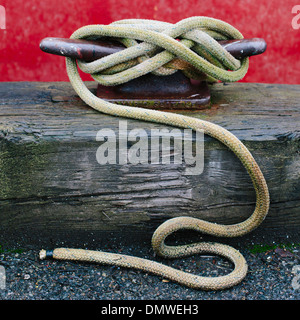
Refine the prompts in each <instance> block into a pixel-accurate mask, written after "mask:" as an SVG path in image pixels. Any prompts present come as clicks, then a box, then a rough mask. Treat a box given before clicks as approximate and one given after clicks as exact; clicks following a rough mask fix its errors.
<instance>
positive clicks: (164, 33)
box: [40, 17, 269, 290]
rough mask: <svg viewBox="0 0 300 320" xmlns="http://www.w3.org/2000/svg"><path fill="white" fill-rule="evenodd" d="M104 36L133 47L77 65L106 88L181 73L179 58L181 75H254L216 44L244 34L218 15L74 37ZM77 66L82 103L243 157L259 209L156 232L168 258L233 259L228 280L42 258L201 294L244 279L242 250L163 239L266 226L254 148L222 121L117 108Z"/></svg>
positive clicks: (153, 265)
mask: <svg viewBox="0 0 300 320" xmlns="http://www.w3.org/2000/svg"><path fill="white" fill-rule="evenodd" d="M99 37H109V38H114V39H115V40H118V41H120V42H122V43H123V44H124V45H125V46H126V47H127V48H126V49H124V50H123V51H121V52H118V53H114V54H112V55H109V56H107V57H104V58H101V59H99V60H97V61H94V62H90V63H86V62H82V61H77V63H78V66H79V67H80V68H81V70H82V71H84V72H88V73H90V74H91V76H92V77H93V78H94V79H95V80H96V81H97V82H98V83H100V84H102V85H106V86H111V85H117V84H121V83H124V82H127V81H130V80H132V79H135V78H137V77H139V76H141V75H144V74H146V73H149V72H152V73H154V74H156V75H159V76H163V75H166V74H171V73H173V72H176V69H174V62H175V65H176V61H177V62H178V60H180V61H185V62H187V63H188V64H190V65H191V66H192V69H189V68H188V69H186V68H183V69H184V70H183V72H184V73H185V74H186V75H188V76H190V77H192V78H196V79H197V77H202V76H203V73H204V74H205V75H206V76H207V77H208V79H212V80H215V81H217V80H220V81H226V82H227V81H237V80H239V79H241V78H242V77H243V76H244V75H245V74H246V72H247V70H248V65H249V60H248V58H244V59H242V60H241V61H239V60H237V59H235V58H234V57H232V56H231V55H230V54H229V53H228V52H227V51H226V50H225V49H223V48H222V46H221V45H219V43H218V42H217V41H216V40H220V39H242V38H243V36H242V35H241V33H240V32H239V31H238V30H236V29H235V28H233V27H232V26H231V25H229V24H227V23H225V22H223V21H220V20H216V19H212V18H207V17H192V18H188V19H185V20H182V21H180V22H178V23H176V24H174V25H173V24H170V23H166V22H159V21H152V20H131V19H130V20H122V21H117V22H115V23H112V24H110V25H89V26H85V27H83V28H80V29H78V30H77V31H75V32H74V33H73V34H72V36H71V38H72V39H82V38H93V39H94V38H99ZM77 63H76V60H73V59H70V58H66V67H67V73H68V76H69V79H70V82H71V84H72V86H73V88H74V90H75V91H76V93H77V94H78V95H79V96H80V98H81V99H82V100H83V101H84V102H85V103H87V104H88V105H89V106H91V107H92V108H94V109H95V110H98V111H100V112H102V113H106V114H110V115H114V116H118V117H127V118H132V119H138V120H143V121H150V122H156V123H161V124H166V125H171V126H175V127H180V128H190V129H193V130H202V131H203V132H204V133H205V134H208V135H210V136H212V137H213V138H216V139H217V140H219V141H220V142H222V143H223V144H225V145H226V146H227V147H228V148H229V149H230V150H232V151H233V152H234V154H235V155H236V156H237V157H238V158H239V159H240V161H241V162H242V164H243V165H244V167H245V168H246V170H247V172H248V174H249V175H250V177H251V179H252V183H253V186H254V189H255V192H256V207H255V210H254V212H253V213H252V215H251V216H250V217H249V218H248V219H246V220H245V221H243V222H240V223H237V224H233V225H223V224H215V223H211V222H208V221H204V220H201V219H195V218H192V217H177V218H173V219H170V220H167V221H166V222H164V223H163V224H161V225H160V226H159V227H158V228H157V230H156V231H155V232H154V234H153V237H152V246H153V249H154V251H155V252H156V253H157V254H158V255H160V256H163V257H166V258H175V257H183V256H187V255H191V254H196V253H204V252H208V253H213V254H217V255H221V256H224V257H226V258H228V259H229V260H231V261H232V262H233V264H234V270H233V271H232V272H231V273H229V274H227V275H225V276H220V277H201V276H198V275H193V274H189V273H186V272H183V271H179V270H176V269H173V268H170V267H168V266H165V265H163V264H160V263H157V262H155V261H151V260H146V259H141V258H138V257H132V256H126V255H122V254H114V253H107V252H102V251H90V250H82V249H68V248H57V249H54V250H53V252H52V251H51V252H49V251H45V250H42V251H41V252H40V257H41V258H42V259H44V258H46V257H47V256H52V257H53V258H55V259H63V260H79V261H91V262H97V263H102V264H110V265H117V266H122V267H127V268H136V269H140V270H144V271H146V272H151V273H154V274H158V275H160V276H163V277H165V278H169V279H171V280H173V281H176V282H179V283H181V284H184V285H186V286H188V287H192V288H197V289H206V290H217V289H224V288H228V287H231V286H233V285H235V284H237V283H239V282H240V281H242V279H243V278H244V277H245V276H246V273H247V263H246V261H245V259H244V257H243V256H242V255H241V254H240V253H239V251H237V250H236V249H234V248H232V247H230V246H228V245H224V244H218V243H214V242H203V243H195V244H188V245H183V246H167V245H166V244H165V239H166V238H167V237H168V236H169V235H170V234H172V233H173V232H175V231H177V230H181V229H189V230H190V229H192V230H196V231H199V232H202V233H206V234H210V235H214V236H220V237H236V236H242V235H244V234H246V233H248V232H250V231H252V230H253V229H255V228H256V227H258V226H259V225H260V223H261V222H262V221H263V220H264V218H265V216H266V215H267V213H268V209H269V192H268V187H267V184H266V181H265V179H264V176H263V174H262V172H261V170H260V168H259V166H258V164H257V163H256V161H255V160H254V158H253V156H252V155H251V153H250V152H249V150H248V149H247V148H246V147H245V146H244V145H243V143H242V142H241V141H240V140H239V139H238V138H236V137H235V136H234V135H233V134H232V133H230V132H229V131H227V130H226V129H224V128H222V127H220V126H218V125H216V124H213V123H210V122H207V121H204V120H200V119H195V118H192V117H187V116H184V115H180V114H174V113H169V112H161V111H156V110H149V109H143V108H137V107H129V106H123V105H122V106H121V105H117V104H112V103H109V102H107V101H104V100H102V99H100V98H98V97H96V96H95V95H94V94H92V93H91V92H90V91H89V90H88V89H87V87H86V86H85V84H84V82H83V81H82V80H81V78H80V75H79V72H78V69H77ZM175 68H176V67H175Z"/></svg>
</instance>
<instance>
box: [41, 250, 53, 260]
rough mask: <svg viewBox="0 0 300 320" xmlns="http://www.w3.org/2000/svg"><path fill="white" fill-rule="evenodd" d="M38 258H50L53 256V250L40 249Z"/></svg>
mask: <svg viewBox="0 0 300 320" xmlns="http://www.w3.org/2000/svg"><path fill="white" fill-rule="evenodd" d="M39 257H40V260H45V259H46V258H52V257H53V251H52V250H44V249H42V250H41V251H40V254H39Z"/></svg>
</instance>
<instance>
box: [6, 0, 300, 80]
mask: <svg viewBox="0 0 300 320" xmlns="http://www.w3.org/2000/svg"><path fill="white" fill-rule="evenodd" d="M297 2H298V3H297ZM297 4H299V1H297V0H272V1H270V0H185V1H179V0H178V1H171V0H156V1H155V0H123V1H117V0H49V1H46V0H6V1H4V0H0V5H2V6H4V7H5V9H6V29H5V30H1V29H0V75H1V76H0V80H1V81H68V78H67V75H66V72H65V65H64V58H62V57H58V56H52V55H49V54H46V53H43V52H41V51H40V49H39V42H40V41H41V40H42V39H43V38H45V37H49V36H52V37H69V36H70V35H71V34H72V33H73V31H75V30H76V29H77V28H79V27H81V26H83V25H87V24H108V23H110V22H112V21H115V20H119V19H125V18H147V19H157V20H163V21H168V22H173V23H174V22H177V21H179V20H181V19H183V18H187V17H190V16H209V17H213V18H218V19H222V20H224V21H226V22H228V23H230V24H232V25H233V26H234V27H236V28H237V29H239V30H240V31H241V32H242V34H243V35H244V36H245V37H246V38H251V37H261V38H264V39H265V40H266V41H267V43H268V48H267V51H266V52H265V53H264V54H263V55H260V56H256V57H252V58H251V61H250V69H249V71H248V73H247V75H246V77H245V78H244V79H243V80H242V81H247V82H264V83H288V84H300V59H299V58H300V53H299V52H300V45H299V44H300V29H298V30H294V29H293V28H292V24H291V22H292V19H293V17H295V14H293V13H292V8H293V7H294V6H295V5H297ZM299 23H300V22H299ZM84 79H85V80H88V79H90V78H89V77H88V76H85V77H84Z"/></svg>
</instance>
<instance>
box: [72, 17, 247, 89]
mask: <svg viewBox="0 0 300 320" xmlns="http://www.w3.org/2000/svg"><path fill="white" fill-rule="evenodd" d="M103 37H104V38H112V39H114V40H116V41H118V42H120V43H122V44H123V45H124V46H125V47H126V49H124V50H122V51H120V52H117V53H114V54H111V55H109V56H106V57H103V58H101V59H98V60H96V61H93V62H83V61H79V60H78V61H77V63H78V66H79V68H80V69H81V70H82V71H83V72H85V73H89V74H91V76H92V78H93V79H94V80H95V81H97V82H98V83H100V84H102V85H104V86H114V85H118V84H122V83H125V82H128V81H130V80H133V79H135V78H137V77H140V76H142V75H145V74H147V73H153V74H155V75H157V76H166V75H171V74H173V73H175V72H177V70H181V71H182V72H183V73H184V74H185V75H186V76H187V77H189V78H192V79H197V80H203V79H206V80H209V81H213V82H214V81H223V82H232V81H238V80H240V79H241V78H243V77H244V75H245V74H246V72H247V70H248V66H249V60H248V58H243V59H242V60H241V61H240V60H237V59H236V58H234V57H233V56H232V55H231V54H230V53H229V52H228V51H226V49H224V48H223V47H222V46H221V45H220V44H219V43H218V41H217V40H230V39H243V36H242V34H241V33H240V32H239V31H238V30H237V29H235V28H234V27H232V26H231V25H229V24H228V23H226V22H223V21H221V20H217V19H212V18H207V17H192V18H188V19H184V20H181V21H179V22H178V23H176V24H171V23H167V22H161V21H155V20H143V19H128V20H120V21H116V22H114V23H111V24H110V25H89V26H85V27H82V28H80V29H78V30H77V31H75V32H74V33H73V34H72V36H71V38H72V39H83V38H85V39H87V38H93V39H95V38H103Z"/></svg>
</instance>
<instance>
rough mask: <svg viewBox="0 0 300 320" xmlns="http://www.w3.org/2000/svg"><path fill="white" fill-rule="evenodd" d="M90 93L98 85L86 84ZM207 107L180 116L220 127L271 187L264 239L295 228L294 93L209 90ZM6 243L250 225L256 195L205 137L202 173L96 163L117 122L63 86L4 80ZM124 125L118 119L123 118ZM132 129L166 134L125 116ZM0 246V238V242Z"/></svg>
mask: <svg viewBox="0 0 300 320" xmlns="http://www.w3.org/2000/svg"><path fill="white" fill-rule="evenodd" d="M88 86H89V87H90V88H91V90H92V91H94V92H95V90H96V85H95V83H92V82H91V83H88ZM211 91H212V92H211V94H212V104H211V106H210V108H208V109H206V110H201V111H193V112H187V111H184V112H182V113H184V114H186V115H190V116H193V117H197V118H202V119H205V120H208V121H211V122H214V123H217V124H219V125H221V126H223V127H224V128H226V129H228V130H229V131H231V132H232V133H233V134H235V135H236V136H237V137H238V138H239V139H241V140H242V141H243V142H244V143H245V145H246V146H247V147H248V148H249V149H250V151H251V152H252V154H253V155H254V157H255V159H256V161H257V162H258V164H259V165H260V167H261V169H262V171H263V173H264V175H265V178H266V180H267V183H268V186H269V190H270V196H271V207H270V212H269V215H268V216H267V218H266V219H265V221H264V222H263V224H262V225H261V226H260V228H259V229H260V230H261V232H265V230H268V229H271V228H273V229H274V228H275V229H278V230H279V229H280V230H281V229H282V228H284V229H295V228H296V229H297V228H299V226H300V179H299V178H300V176H299V175H300V153H299V150H300V148H299V144H300V142H299V141H300V125H299V124H300V108H299V107H300V86H297V85H271V84H250V83H234V84H226V85H224V84H215V85H213V86H212V88H211ZM0 103H1V107H0V233H1V237H2V239H3V240H2V241H19V240H22V239H23V240H24V242H26V243H31V242H34V241H35V240H36V239H40V238H44V239H48V240H49V239H52V240H53V239H54V240H53V241H56V240H57V239H62V238H63V237H65V236H66V235H67V236H68V237H69V239H72V237H74V238H76V236H77V235H79V234H83V235H87V234H89V235H92V237H93V235H95V237H96V235H99V234H102V233H105V232H110V231H115V232H124V234H127V236H129V237H130V236H131V235H132V234H145V235H147V237H148V236H149V235H150V234H151V233H152V232H153V231H154V230H155V228H156V227H157V226H158V225H159V224H160V223H162V222H163V221H165V220H166V219H168V218H171V217H174V216H180V215H186V216H193V217H199V218H202V219H205V220H209V221H214V222H219V223H228V224H229V223H235V222H238V221H242V220H244V219H246V218H247V217H248V216H249V215H250V214H251V213H252V211H253V209H254V205H255V194H254V190H253V187H252V184H251V181H250V178H249V177H248V175H247V173H246V171H245V169H244V168H243V167H242V165H241V164H240V162H239V160H238V159H237V158H236V157H235V155H234V154H233V153H232V152H230V151H229V150H227V148H226V147H225V146H223V145H222V144H220V143H219V142H218V141H216V140H214V139H212V138H209V137H205V143H204V148H205V149H204V160H205V162H204V170H203V173H202V174H200V175H192V176H186V175H183V174H182V173H183V171H184V169H185V165H184V164H179V165H174V164H169V165H162V164H160V165H153V164H143V165H133V164H127V165H118V164H115V165H100V164H99V163H98V162H97V159H96V151H97V149H98V147H99V146H100V142H99V141H96V134H97V132H98V131H99V130H101V129H103V128H110V129H112V130H113V131H114V132H116V133H117V132H118V127H119V121H120V118H117V117H113V116H108V115H104V114H101V113H99V112H97V111H94V110H93V109H91V108H90V107H88V106H87V105H85V103H84V102H82V101H81V100H80V99H79V98H78V97H77V96H76V94H75V92H74V91H73V89H72V88H71V86H70V84H69V83H34V82H32V83H28V82H17V83H13V82H9V83H0ZM123 120H124V119H123ZM127 124H128V129H129V130H131V129H134V128H143V129H144V130H146V132H147V133H149V136H150V132H151V129H154V128H157V129H162V128H169V129H172V128H171V127H167V126H164V125H158V124H154V123H147V122H141V121H136V120H130V119H127ZM0 241H1V239H0Z"/></svg>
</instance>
